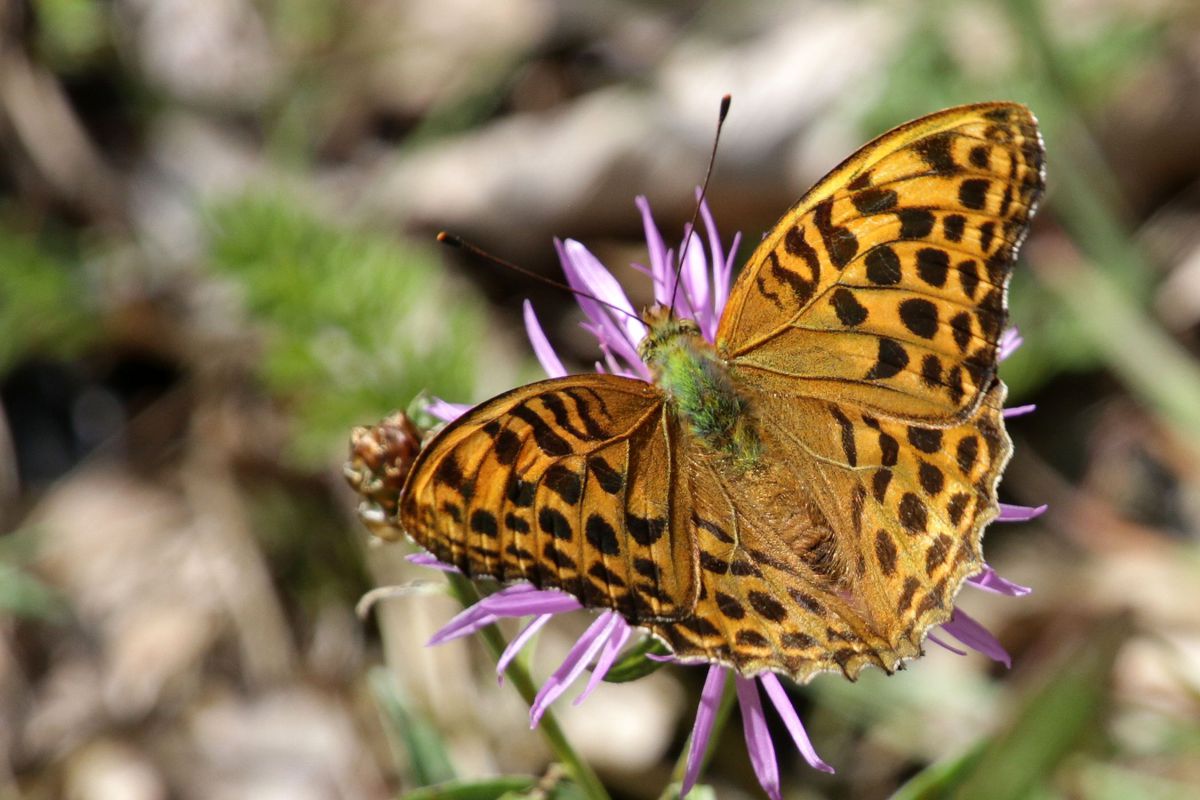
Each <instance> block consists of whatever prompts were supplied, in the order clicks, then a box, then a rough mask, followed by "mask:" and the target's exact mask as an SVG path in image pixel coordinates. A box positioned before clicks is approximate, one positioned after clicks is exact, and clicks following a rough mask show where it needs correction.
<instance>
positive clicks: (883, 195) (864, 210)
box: [850, 188, 899, 214]
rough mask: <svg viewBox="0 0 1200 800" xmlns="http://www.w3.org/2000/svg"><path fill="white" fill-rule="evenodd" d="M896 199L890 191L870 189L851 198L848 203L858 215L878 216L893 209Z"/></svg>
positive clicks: (894, 194)
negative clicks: (852, 204)
mask: <svg viewBox="0 0 1200 800" xmlns="http://www.w3.org/2000/svg"><path fill="white" fill-rule="evenodd" d="M898 199H899V198H898V197H897V195H896V192H895V191H894V190H892V189H879V188H871V189H864V190H863V191H861V192H858V193H857V194H855V195H853V196H851V198H850V201H851V202H852V203H854V207H855V208H857V209H858V212H859V213H860V214H878V213H880V212H882V211H887V210H888V209H891V208H893V207H894V206H895V205H896V202H897V200H898Z"/></svg>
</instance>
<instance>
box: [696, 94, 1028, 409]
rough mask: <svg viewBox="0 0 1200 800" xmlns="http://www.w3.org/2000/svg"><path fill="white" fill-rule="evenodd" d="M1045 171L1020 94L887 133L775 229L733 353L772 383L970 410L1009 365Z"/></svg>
mask: <svg viewBox="0 0 1200 800" xmlns="http://www.w3.org/2000/svg"><path fill="white" fill-rule="evenodd" d="M1042 169H1043V152H1042V146H1041V140H1040V138H1039V136H1038V132H1037V127H1036V122H1035V121H1034V119H1033V117H1032V116H1031V115H1030V113H1029V111H1028V110H1027V109H1025V108H1024V107H1023V106H1018V105H1014V104H1007V103H991V104H983V105H976V106H964V107H960V108H954V109H948V110H946V111H943V112H940V113H938V114H934V115H931V116H929V117H925V118H923V119H921V120H917V121H915V122H912V123H909V124H908V125H904V126H902V127H900V128H897V129H896V130H894V131H891V132H890V133H887V134H884V135H883V136H881V137H880V138H878V139H876V140H875V141H873V142H871V143H870V144H868V145H867V146H866V147H864V148H863V149H862V150H860V151H859V152H858V153H856V154H855V155H853V156H851V157H850V158H849V159H847V160H846V161H845V162H844V163H843V164H842V165H841V166H839V167H838V168H837V169H835V170H834V171H833V172H832V173H830V174H829V175H828V176H827V177H826V178H825V179H823V180H822V181H821V182H820V183H818V184H817V186H816V187H814V188H813V189H812V190H811V191H810V192H809V193H808V194H807V195H805V197H804V198H802V199H801V201H800V202H799V203H797V205H796V206H795V207H794V208H793V209H792V210H790V211H789V212H788V213H787V214H785V215H784V217H783V218H782V219H781V220H780V221H779V223H777V225H776V226H775V228H774V229H773V230H772V231H771V233H770V234H768V235H767V236H766V237H765V238H764V239H763V242H762V244H761V245H759V247H758V249H757V250H756V251H755V253H754V255H753V256H752V257H751V259H750V261H749V262H748V264H747V266H746V268H745V269H744V270H743V274H742V275H741V276H740V278H739V280H738V283H737V285H736V286H735V287H734V289H733V292H732V294H731V297H730V300H729V304H728V306H727V307H726V310H725V314H724V315H723V317H722V319H721V325H720V328H719V331H718V334H717V341H718V344H719V346H720V347H721V348H722V352H724V353H725V354H726V356H727V357H728V358H729V360H730V363H731V364H732V365H734V367H735V368H736V369H737V370H739V371H741V372H743V373H744V374H745V376H746V380H748V381H751V382H754V383H755V384H756V385H758V386H760V387H761V388H762V389H763V390H769V391H779V392H786V393H788V394H791V395H804V396H808V397H821V398H830V399H836V400H839V401H843V402H850V403H856V404H859V405H862V406H865V407H869V408H872V409H874V410H875V411H876V412H877V413H882V414H893V415H896V416H899V417H903V418H906V419H923V420H927V421H930V422H932V423H935V424H946V423H949V422H952V421H955V420H961V419H964V418H965V417H967V416H968V415H970V413H971V412H972V411H973V409H974V408H975V406H976V405H977V404H978V402H979V399H980V397H982V395H983V392H984V391H986V390H987V388H988V387H989V386H990V385H991V382H992V378H993V377H994V375H995V365H996V350H997V346H998V341H999V337H1000V334H1001V332H1002V330H1003V327H1004V324H1005V316H1006V307H1005V302H1006V301H1005V291H1006V289H1005V287H1006V286H1007V282H1008V277H1009V273H1010V272H1011V269H1012V264H1013V259H1014V258H1015V255H1016V249H1017V247H1018V246H1019V245H1020V243H1021V241H1022V240H1023V239H1024V236H1025V233H1026V230H1027V228H1028V224H1029V218H1030V216H1031V214H1032V213H1033V211H1034V209H1035V207H1036V204H1037V202H1038V200H1039V198H1040V196H1041V193H1042V189H1043V177H1042Z"/></svg>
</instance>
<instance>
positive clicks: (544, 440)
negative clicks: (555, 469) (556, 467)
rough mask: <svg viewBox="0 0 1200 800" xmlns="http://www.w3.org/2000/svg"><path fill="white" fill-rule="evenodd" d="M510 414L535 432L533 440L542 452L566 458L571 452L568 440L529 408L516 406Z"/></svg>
mask: <svg viewBox="0 0 1200 800" xmlns="http://www.w3.org/2000/svg"><path fill="white" fill-rule="evenodd" d="M509 413H510V414H512V415H513V416H514V417H516V418H517V419H519V420H521V421H522V422H524V423H525V424H526V425H528V426H529V427H530V429H532V430H533V440H534V441H535V442H537V446H538V447H540V448H541V449H542V452H544V453H546V454H547V455H551V456H565V455H567V454H568V453H570V452H571V445H570V444H568V443H567V440H566V439H564V438H562V437H561V436H559V435H558V434H557V433H555V431H554V429H553V428H551V427H550V425H549V424H548V423H547V422H546V420H544V419H542V418H541V416H539V415H538V413H537V412H536V411H534V410H533V409H532V408H530V407H529V406H527V405H518V406H515V407H514V408H513V409H512V411H510V412H509Z"/></svg>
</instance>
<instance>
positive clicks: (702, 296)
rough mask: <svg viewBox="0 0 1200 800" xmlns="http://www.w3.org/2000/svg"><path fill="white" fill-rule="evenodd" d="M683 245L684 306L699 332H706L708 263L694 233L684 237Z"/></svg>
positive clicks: (707, 319)
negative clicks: (689, 311) (684, 248)
mask: <svg viewBox="0 0 1200 800" xmlns="http://www.w3.org/2000/svg"><path fill="white" fill-rule="evenodd" d="M684 244H685V245H686V246H687V252H686V253H684V252H683V249H682V248H681V249H680V254H681V255H682V256H683V259H684V263H683V269H682V270H681V271H680V275H681V277H682V278H683V289H684V291H683V294H684V295H685V297H686V305H687V306H688V307H689V309H690V310H691V318H692V319H694V320H696V324H697V325H699V326H700V328H701V330H707V329H708V322H709V316H710V315H709V313H708V308H709V306H708V303H709V300H708V295H709V285H708V261H707V260H706V259H705V258H704V244H703V243H702V242H701V241H700V237H699V236H697V235H696V233H695V231H689V232H688V234H687V235H686V236H684ZM680 316H682V315H680Z"/></svg>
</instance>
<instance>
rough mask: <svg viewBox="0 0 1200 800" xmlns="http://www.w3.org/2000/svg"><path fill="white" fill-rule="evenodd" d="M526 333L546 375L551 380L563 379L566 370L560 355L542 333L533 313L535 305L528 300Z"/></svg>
mask: <svg viewBox="0 0 1200 800" xmlns="http://www.w3.org/2000/svg"><path fill="white" fill-rule="evenodd" d="M525 333H526V334H527V335H528V336H529V343H530V344H532V345H533V354H534V355H535V356H537V360H538V363H540V364H541V365H542V369H544V370H546V374H547V375H549V376H550V377H551V378H561V377H563V376H564V375H566V374H567V370H566V368H565V367H563V364H562V361H560V360H559V358H558V353H555V352H554V348H553V347H551V346H550V340H549V339H547V338H546V334H545V333H544V332H543V331H542V326H541V324H540V323H539V322H538V318H537V314H535V313H533V303H531V302H529V301H528V300H526V301H525Z"/></svg>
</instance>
